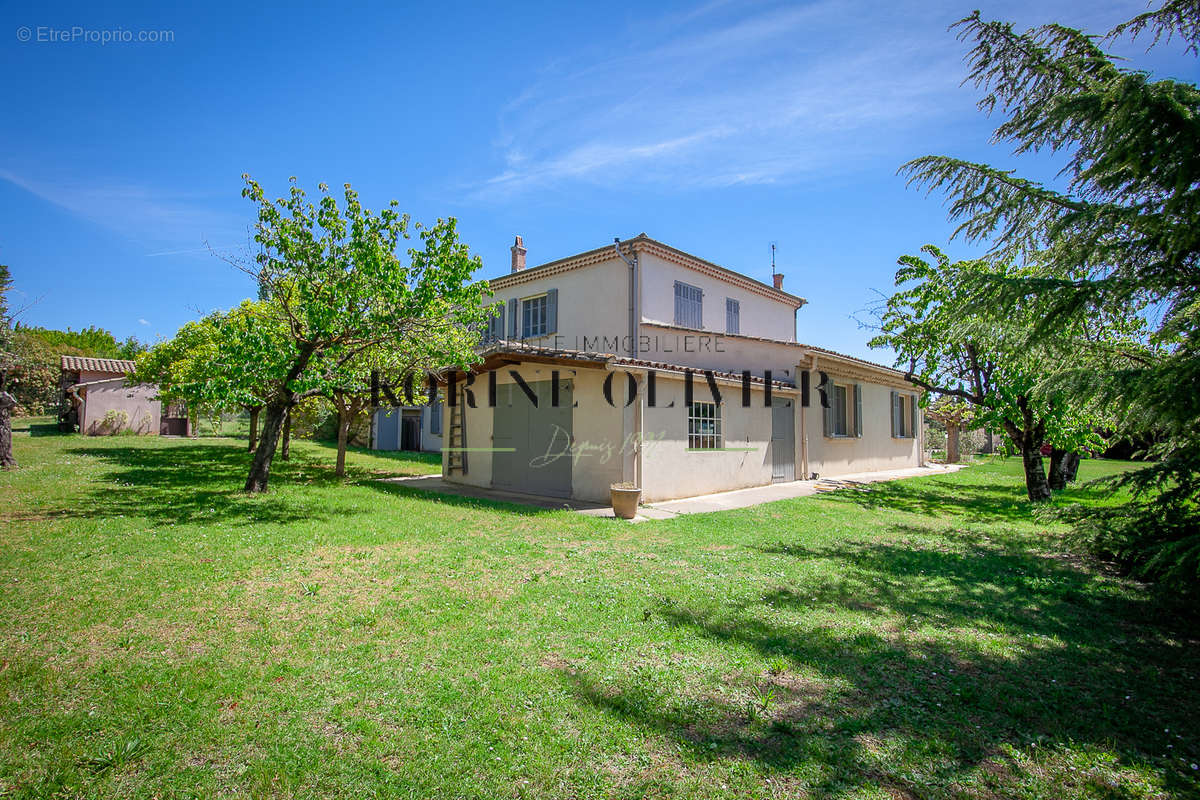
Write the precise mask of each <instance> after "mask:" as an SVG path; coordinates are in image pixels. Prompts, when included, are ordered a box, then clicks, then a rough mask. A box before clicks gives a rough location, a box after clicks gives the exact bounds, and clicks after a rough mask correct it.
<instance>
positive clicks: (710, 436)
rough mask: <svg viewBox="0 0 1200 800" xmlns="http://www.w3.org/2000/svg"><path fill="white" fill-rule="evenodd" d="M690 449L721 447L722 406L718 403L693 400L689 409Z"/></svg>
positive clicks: (715, 448)
mask: <svg viewBox="0 0 1200 800" xmlns="http://www.w3.org/2000/svg"><path fill="white" fill-rule="evenodd" d="M688 449H689V450H719V449H721V408H720V406H718V405H717V404H716V403H707V402H703V401H693V402H692V406H691V408H689V409H688Z"/></svg>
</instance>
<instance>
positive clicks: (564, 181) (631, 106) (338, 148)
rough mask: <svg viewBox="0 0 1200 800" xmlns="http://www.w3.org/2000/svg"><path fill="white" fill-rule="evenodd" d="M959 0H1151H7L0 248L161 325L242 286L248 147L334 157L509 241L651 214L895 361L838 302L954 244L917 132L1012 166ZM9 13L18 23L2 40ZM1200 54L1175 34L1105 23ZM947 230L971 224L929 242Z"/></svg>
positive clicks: (89, 302)
mask: <svg viewBox="0 0 1200 800" xmlns="http://www.w3.org/2000/svg"><path fill="white" fill-rule="evenodd" d="M975 5H979V6H980V7H981V8H982V10H983V12H984V14H985V15H987V16H991V17H994V18H1002V19H1007V20H1011V21H1014V22H1017V23H1018V24H1020V25H1021V26H1028V25H1033V24H1039V23H1042V22H1047V21H1060V22H1063V23H1066V24H1071V25H1075V26H1079V27H1083V28H1085V29H1088V30H1093V31H1097V32H1100V31H1103V30H1107V28H1108V27H1110V26H1111V25H1112V24H1113V23H1115V22H1118V21H1121V20H1124V19H1127V18H1128V17H1130V16H1132V15H1134V14H1136V13H1138V12H1140V11H1142V10H1144V9H1145V5H1144V4H1143V3H1142V2H1140V1H1139V0H1132V1H1130V0H1122V1H1121V2H1110V1H1109V0H1096V2H1090V3H1082V2H1059V1H1058V0H1051V1H1050V2H979V0H974V2H971V0H967V2H964V3H954V2H940V0H939V1H935V2H910V3H897V4H894V5H891V6H888V7H883V6H882V5H881V4H878V3H871V2H854V1H853V0H829V1H826V2H813V3H772V2H722V1H721V0H717V1H716V2H707V3H704V2H701V3H664V4H657V5H649V4H644V3H628V4H623V3H617V2H606V3H602V4H601V3H596V4H571V3H539V4H517V3H509V4H498V3H489V4H480V5H471V4H422V5H416V4H395V3H389V4H384V3H379V4H372V5H359V4H353V5H351V4H338V5H330V6H329V7H327V8H326V9H325V10H319V11H318V10H316V9H315V6H314V7H312V8H311V9H310V7H309V6H307V5H306V4H287V5H280V6H277V7H275V8H266V7H264V8H257V9H253V8H248V7H247V6H246V5H244V4H226V3H222V2H210V3H206V4H203V5H202V6H200V5H198V6H197V7H196V8H193V9H185V8H182V7H178V6H176V5H175V4H165V3H146V4H142V5H138V4H122V3H105V4H97V3H87V4H78V5H75V4H71V3H56V4H53V6H51V5H50V4H34V3H26V4H13V3H9V4H6V5H5V7H4V8H3V9H2V10H0V99H2V101H3V102H2V105H0V107H2V108H3V109H4V124H3V125H0V211H2V213H0V262H2V263H7V264H9V265H10V267H11V268H12V271H13V274H14V277H15V279H16V284H17V286H16V288H17V290H18V296H17V297H16V298H15V305H18V306H20V305H25V304H29V303H32V306H31V307H30V308H29V310H28V311H27V312H26V313H25V314H24V316H23V318H22V319H23V321H24V322H26V323H28V324H39V325H46V326H49V327H59V328H65V327H67V326H71V327H75V328H79V327H83V326H86V325H99V326H102V327H105V328H108V329H110V330H112V331H113V332H114V333H115V334H116V335H117V336H118V337H124V336H128V335H130V334H133V335H136V336H138V337H139V338H141V339H146V340H154V339H156V338H158V337H169V336H170V335H171V334H173V333H174V331H175V330H176V329H177V328H178V327H179V326H180V325H181V324H182V323H183V322H185V321H187V320H188V319H191V318H193V317H195V316H197V315H198V314H200V313H203V312H205V311H208V310H211V309H214V308H224V307H229V306H231V305H234V304H236V303H237V302H239V301H240V300H241V299H243V298H244V297H247V296H249V295H250V294H252V287H251V286H250V284H249V282H248V281H247V279H246V278H245V276H243V275H242V274H241V273H239V272H238V271H236V270H235V269H233V268H232V267H230V266H229V265H228V264H227V263H225V262H224V261H222V260H221V259H219V258H216V257H214V256H213V255H211V254H210V253H209V252H208V251H207V249H206V244H205V243H206V242H207V243H208V244H209V245H211V246H212V247H213V248H215V249H217V250H219V251H223V252H230V253H238V252H245V250H246V242H247V237H248V226H249V224H250V223H251V222H252V220H253V208H252V207H251V206H250V205H249V203H248V202H247V201H245V200H243V199H242V198H241V197H240V189H241V179H240V176H241V174H242V173H243V172H249V173H250V174H252V175H253V176H254V177H255V178H257V179H259V180H260V181H261V182H263V183H264V185H265V187H266V188H267V190H268V191H269V192H270V193H272V194H274V195H279V194H282V193H284V191H285V190H286V182H287V179H288V177H289V176H291V175H295V176H297V177H298V178H299V180H300V181H301V183H302V184H303V185H305V186H306V187H307V188H310V189H315V186H316V184H317V183H318V182H321V181H324V182H326V183H328V184H330V185H332V186H340V185H341V184H342V183H345V182H350V183H352V184H353V185H354V186H355V187H356V188H357V189H358V190H359V191H360V193H361V194H362V195H363V197H364V200H365V201H366V202H367V204H368V205H369V206H371V207H378V206H380V205H383V204H384V203H386V202H387V201H388V200H390V199H392V198H395V199H396V200H398V201H399V202H400V205H401V207H402V208H403V209H404V210H406V211H408V212H409V213H411V214H412V215H413V217H414V218H416V219H428V220H432V219H434V218H436V217H439V216H441V217H444V216H455V217H457V218H458V219H459V223H460V232H461V234H462V236H463V239H464V240H465V241H466V242H467V243H468V244H469V245H470V246H471V248H472V250H473V251H475V252H477V253H479V254H480V255H481V256H482V258H483V262H484V272H483V274H482V277H493V276H496V275H500V274H503V273H504V272H505V271H507V269H508V262H509V252H508V247H509V245H510V244H511V243H512V237H513V235H514V234H516V233H520V234H522V235H523V236H524V237H525V242H526V245H527V247H528V248H529V260H530V263H531V264H535V263H541V262H543V261H548V260H552V259H555V258H560V257H563V256H566V255H570V254H572V253H575V252H579V251H581V250H586V249H590V248H592V247H597V246H599V245H602V244H604V243H605V242H608V241H611V240H612V237H614V236H621V237H629V236H633V235H636V234H637V233H639V232H642V231H645V232H646V233H648V234H649V235H650V236H652V237H654V238H657V239H660V240H662V241H665V242H668V243H670V244H672V245H674V246H676V247H679V248H681V249H683V250H687V251H689V252H692V253H695V254H696V255H699V256H701V257H703V258H707V259H709V260H712V261H716V262H718V263H720V264H723V265H726V266H729V267H731V268H734V269H737V270H740V271H742V272H745V273H747V274H749V275H752V276H754V277H757V278H759V279H761V280H770V277H769V276H770V243H771V242H776V243H777V246H778V264H779V269H780V271H781V272H784V273H785V274H786V283H785V288H787V289H789V290H791V291H793V292H795V293H798V294H800V295H803V296H804V297H806V298H808V299H809V301H810V304H809V305H808V306H806V307H805V308H804V309H802V310H801V312H800V316H799V328H798V330H799V337H800V340H801V341H805V342H810V343H812V344H817V345H821V346H824V347H830V348H833V349H837V350H841V351H843V352H847V353H851V354H855V355H860V356H865V357H869V358H871V359H873V360H877V361H887V360H889V359H888V356H887V355H886V354H883V353H872V352H871V351H869V350H868V349H867V347H866V341H867V339H868V338H870V334H869V333H868V332H867V331H864V330H861V329H860V328H859V326H858V325H857V324H856V323H855V321H854V320H853V318H852V315H853V314H854V313H855V312H857V311H859V310H860V309H863V308H864V307H865V306H867V305H868V304H870V303H871V302H872V301H873V298H874V297H875V296H876V295H875V292H876V291H877V290H887V289H888V288H889V287H890V286H891V279H892V274H893V272H894V270H895V260H896V258H897V256H899V255H901V254H903V253H906V252H913V251H915V250H916V249H917V248H918V247H920V246H921V245H922V244H924V243H925V242H934V243H937V244H940V245H946V243H947V239H948V237H949V235H950V232H951V230H952V226H951V225H950V224H949V223H948V222H947V221H946V219H945V210H944V207H943V206H942V202H941V200H942V199H941V197H937V196H935V197H925V196H924V195H922V194H921V193H919V192H916V191H913V190H909V189H906V188H905V186H904V183H903V180H902V179H900V178H899V177H897V176H896V174H895V172H896V168H897V167H898V166H899V165H900V164H901V163H903V162H904V161H906V160H908V159H910V158H913V157H916V156H919V155H924V154H927V153H945V154H951V155H956V156H961V157H965V158H972V159H986V160H988V161H990V162H992V163H998V164H1002V165H1009V166H1016V167H1019V168H1020V169H1021V170H1022V172H1023V173H1024V174H1028V175H1032V176H1034V177H1042V178H1050V177H1052V175H1053V169H1052V165H1051V163H1050V162H1047V161H1042V160H1039V159H1028V158H1026V159H1021V160H1019V161H1016V160H1013V159H1012V158H1010V157H1009V156H1008V151H1007V149H1005V148H1004V147H1002V146H1000V147H997V146H992V145H990V144H989V143H988V139H989V135H990V132H991V129H992V127H994V124H995V120H988V119H987V118H985V117H983V116H982V115H981V114H979V113H978V112H977V111H976V109H975V101H976V99H977V93H976V91H975V90H974V89H973V88H972V87H970V86H961V85H960V81H961V79H962V76H963V75H964V69H963V66H962V61H961V59H962V55H963V53H964V51H965V47H964V45H962V44H961V43H959V42H957V41H956V40H955V39H954V36H953V35H952V34H950V33H947V32H946V26H947V25H948V24H949V23H951V22H953V21H954V20H956V19H958V18H960V17H962V16H963V15H964V14H966V13H968V12H969V11H970V10H971V9H972V8H973V7H974V6H975ZM73 26H79V27H81V28H84V29H87V30H95V31H99V30H111V29H114V28H120V29H124V30H128V31H139V30H149V31H159V30H169V31H172V33H173V41H171V42H160V43H109V44H107V45H104V44H99V43H89V42H80V41H74V42H72V41H67V42H57V43H56V42H47V41H37V38H38V37H39V35H40V36H41V37H42V38H45V36H47V35H48V34H39V33H38V29H39V28H41V29H43V30H46V29H51V28H53V29H58V30H70V29H71V28H72V27H73ZM22 27H26V28H28V29H29V30H30V31H31V32H32V34H31V36H32V38H33V41H29V42H21V41H19V40H18V37H19V33H20V32H19V29H20V28H22ZM1119 52H1121V53H1123V54H1127V55H1129V56H1130V57H1131V58H1132V63H1133V65H1135V66H1138V67H1141V68H1146V69H1150V70H1152V71H1153V72H1155V74H1159V75H1164V76H1165V75H1170V76H1174V77H1183V78H1187V79H1189V80H1196V78H1197V74H1198V69H1197V62H1196V60H1195V59H1194V58H1192V57H1190V56H1185V55H1184V54H1183V53H1182V48H1181V47H1179V46H1177V45H1175V44H1172V45H1170V46H1167V47H1162V48H1159V49H1158V50H1156V51H1155V52H1153V53H1151V54H1149V55H1147V54H1146V53H1145V52H1144V48H1143V47H1142V46H1132V47H1124V48H1121V49H1120V50H1119ZM950 251H951V253H952V254H953V255H965V254H967V253H968V252H970V251H969V250H968V248H967V247H966V246H965V245H963V244H961V243H958V244H953V245H951V246H950Z"/></svg>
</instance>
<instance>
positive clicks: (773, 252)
mask: <svg viewBox="0 0 1200 800" xmlns="http://www.w3.org/2000/svg"><path fill="white" fill-rule="evenodd" d="M771 277H772V278H774V277H775V242H771Z"/></svg>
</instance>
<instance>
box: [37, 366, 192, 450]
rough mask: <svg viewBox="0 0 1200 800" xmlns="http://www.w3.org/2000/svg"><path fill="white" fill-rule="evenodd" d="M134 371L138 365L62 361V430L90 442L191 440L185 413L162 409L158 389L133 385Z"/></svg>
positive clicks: (176, 406) (175, 406) (177, 408)
mask: <svg viewBox="0 0 1200 800" xmlns="http://www.w3.org/2000/svg"><path fill="white" fill-rule="evenodd" d="M133 370H134V362H132V361H127V360H124V359H119V358H90V357H87V356H62V377H61V381H60V385H61V387H62V409H61V411H60V413H59V428H60V429H61V430H64V431H75V430H77V431H79V432H80V433H84V434H87V435H89V436H105V435H108V436H111V435H113V434H117V433H124V432H132V433H136V434H143V435H145V434H162V435H175V436H187V435H188V434H189V433H190V430H189V425H188V417H187V411H186V409H185V408H183V407H182V406H181V405H180V404H169V405H168V404H164V403H162V402H161V401H160V400H159V399H158V387H157V386H155V385H154V384H148V383H130V382H129V380H128V377H127V376H128V375H129V374H130V373H132V372H133Z"/></svg>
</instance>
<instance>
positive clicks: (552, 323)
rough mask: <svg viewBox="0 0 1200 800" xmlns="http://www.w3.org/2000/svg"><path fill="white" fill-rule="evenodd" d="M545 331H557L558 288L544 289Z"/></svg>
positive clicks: (549, 332) (548, 332)
mask: <svg viewBox="0 0 1200 800" xmlns="http://www.w3.org/2000/svg"><path fill="white" fill-rule="evenodd" d="M546 333H547V335H548V334H551V333H558V289H547V290H546Z"/></svg>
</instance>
